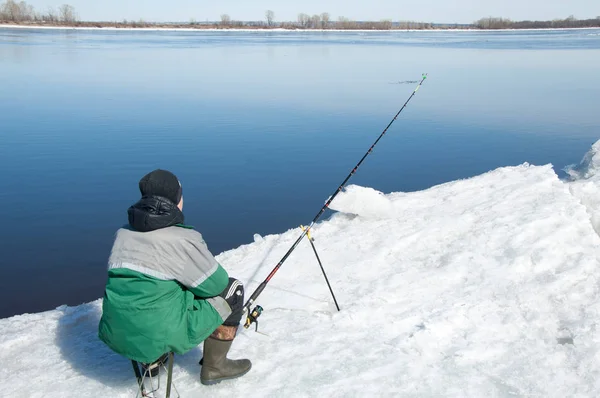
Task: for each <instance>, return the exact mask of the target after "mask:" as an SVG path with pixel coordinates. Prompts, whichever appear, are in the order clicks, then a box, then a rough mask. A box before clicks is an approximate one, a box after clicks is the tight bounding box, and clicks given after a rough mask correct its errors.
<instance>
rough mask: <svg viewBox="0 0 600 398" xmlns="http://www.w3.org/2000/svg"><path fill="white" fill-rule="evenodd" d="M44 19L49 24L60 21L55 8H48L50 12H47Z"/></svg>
mask: <svg viewBox="0 0 600 398" xmlns="http://www.w3.org/2000/svg"><path fill="white" fill-rule="evenodd" d="M42 19H43V20H45V21H48V22H56V21H58V17H57V16H56V11H54V8H52V7H48V11H46V15H43V16H42Z"/></svg>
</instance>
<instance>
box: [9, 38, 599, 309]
mask: <svg viewBox="0 0 600 398" xmlns="http://www.w3.org/2000/svg"><path fill="white" fill-rule="evenodd" d="M599 64H600V30H598V29H588V30H556V31H510V32H508V31H507V32H459V31H456V32H442V31H434V32H397V31H395V32H285V31H271V32H258V31H256V32H244V31H126V30H123V31H116V30H73V29H62V30H61V29H59V30H47V29H8V28H0V87H1V89H0V140H1V141H0V170H1V173H2V175H1V177H0V182H1V184H0V201H1V206H0V216H1V219H2V226H1V227H0V254H1V255H0V272H2V275H3V277H2V278H0V317H7V316H12V315H15V314H20V313H23V312H37V311H43V310H48V309H52V308H55V307H57V306H59V305H61V304H69V305H76V304H79V303H82V302H86V301H91V300H95V299H97V298H99V297H101V296H102V294H103V287H104V283H105V281H106V263H107V259H108V255H109V252H110V247H111V244H112V239H113V236H114V232H115V231H116V229H117V228H118V227H120V226H121V225H122V224H124V223H126V222H127V214H126V211H127V208H128V207H129V206H130V205H131V204H132V203H134V202H135V201H136V200H137V199H138V198H139V191H138V185H137V184H138V181H139V179H140V178H141V177H142V176H143V175H144V174H145V173H147V172H149V171H151V170H153V169H156V168H165V169H168V170H171V171H173V172H174V173H175V174H176V175H177V176H178V177H179V178H180V180H181V182H182V184H183V191H184V198H185V208H184V214H185V216H186V222H187V223H189V224H191V225H194V226H195V227H196V228H197V229H198V230H199V231H200V232H202V234H203V235H204V237H205V239H206V241H207V243H208V245H209V248H210V249H211V250H212V251H213V253H214V254H215V255H217V254H218V253H220V252H222V251H225V250H229V249H232V248H235V247H237V246H239V245H241V244H246V243H250V242H252V241H253V235H254V234H255V233H258V234H261V235H267V234H276V233H281V232H283V231H286V230H287V229H290V228H294V227H297V226H298V225H300V224H307V223H309V222H310V221H311V220H312V219H313V217H314V216H315V215H316V214H317V212H318V211H319V209H320V208H321V206H322V205H323V203H324V202H325V201H326V200H327V198H328V197H329V196H330V195H331V194H332V193H333V191H334V190H335V189H336V188H337V187H338V185H339V184H340V183H341V182H342V181H343V179H344V178H345V177H346V175H347V174H348V173H349V172H350V170H351V169H352V168H353V167H354V165H355V164H356V163H357V162H358V160H359V159H360V158H361V157H362V156H363V154H364V153H365V151H366V150H367V149H368V148H369V146H370V145H371V144H372V143H373V141H374V140H375V139H376V138H377V137H378V135H379V134H380V133H381V132H382V130H383V129H384V128H385V127H386V126H387V125H388V123H389V122H390V121H391V119H392V117H393V116H394V115H395V114H396V112H397V111H398V110H399V109H400V107H401V106H402V104H403V103H404V102H405V101H406V100H407V98H408V97H409V96H410V95H411V93H412V92H413V90H414V89H415V88H416V82H417V81H418V80H420V78H421V76H422V73H428V78H427V80H426V81H425V82H424V83H423V86H422V87H421V88H420V90H419V91H418V92H417V94H416V95H415V96H414V98H413V99H412V100H411V102H410V103H409V105H408V106H407V107H406V109H405V110H404V111H403V112H402V113H401V114H400V116H399V117H398V119H397V120H396V121H395V122H394V123H393V124H392V126H391V127H390V129H389V130H388V133H387V134H386V135H385V136H384V138H383V139H382V140H381V141H380V143H379V144H378V146H377V147H376V148H375V150H374V151H373V153H372V154H371V155H370V156H369V157H368V158H367V159H366V160H365V162H364V164H363V165H362V166H361V168H360V169H359V171H358V172H357V174H356V175H355V176H354V177H352V179H351V180H350V182H349V183H351V184H359V185H364V186H370V187H373V188H375V189H378V190H381V191H384V192H397V191H415V190H421V189H426V188H429V187H431V186H433V185H436V184H440V183H444V182H447V181H452V180H456V179H460V178H468V177H470V176H474V175H477V174H480V173H484V172H487V171H489V170H492V169H494V168H497V167H502V166H509V165H517V164H520V163H523V162H529V163H532V164H548V163H551V164H553V165H554V168H555V170H556V172H557V173H558V174H559V176H561V177H563V176H564V175H565V173H564V171H563V169H564V168H565V167H566V166H568V165H570V164H574V163H578V162H579V161H580V160H581V158H582V157H583V155H584V154H585V152H586V151H587V150H588V149H589V147H590V146H591V145H592V144H593V143H594V142H595V141H596V140H597V139H598V138H599V137H600V116H599V112H598V108H599V100H598V99H599V98H600V73H598V65H599ZM224 265H225V267H227V264H224ZM273 266H275V264H273Z"/></svg>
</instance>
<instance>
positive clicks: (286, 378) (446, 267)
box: [0, 141, 600, 398]
mask: <svg viewBox="0 0 600 398" xmlns="http://www.w3.org/2000/svg"><path fill="white" fill-rule="evenodd" d="M599 151H600V141H598V142H596V143H595V144H594V146H593V148H592V150H591V151H590V152H589V156H587V157H586V158H585V159H586V161H585V162H582V164H581V165H580V167H579V168H577V169H575V170H573V173H572V175H573V176H574V177H576V179H575V181H570V182H567V181H564V180H560V179H559V178H558V177H557V175H556V174H555V172H554V171H553V169H552V167H551V165H530V164H527V163H523V164H520V165H517V166H511V167H500V168H497V169H495V170H490V171H489V172H486V173H484V174H481V175H477V176H474V177H472V178H468V179H464V180H457V181H451V182H449V183H446V184H442V185H438V186H434V187H432V188H429V189H427V190H423V191H418V192H410V193H403V192H395V193H387V194H386V193H383V192H379V191H376V190H374V189H372V188H369V187H361V186H357V185H349V186H347V189H346V190H344V191H343V192H342V193H340V194H339V195H338V196H337V197H336V198H335V199H334V201H333V202H332V204H331V208H332V209H333V210H334V211H335V212H336V213H335V215H334V217H332V218H331V219H328V220H322V221H321V222H319V223H317V224H316V225H315V227H314V228H313V230H312V236H313V238H314V239H315V241H314V244H315V247H316V249H317V251H318V254H319V258H320V259H321V262H322V264H323V269H324V270H325V272H326V273H327V277H328V280H329V282H330V283H331V287H332V291H333V294H334V295H335V297H336V300H337V302H338V304H339V306H340V311H338V310H337V309H336V307H335V305H334V301H333V297H332V296H331V294H330V292H329V290H328V288H327V284H326V281H325V279H324V277H323V275H322V273H321V269H320V267H319V265H318V263H317V261H316V257H315V255H314V253H313V251H312V248H311V246H310V244H309V243H308V242H307V241H306V240H304V241H302V242H300V244H299V245H298V246H297V247H296V250H295V251H294V252H293V253H292V254H291V255H290V256H289V257H288V259H287V261H286V262H285V263H283V265H282V266H281V268H280V269H279V270H278V272H277V273H276V274H275V276H274V277H273V278H272V279H271V281H270V282H269V284H268V285H267V286H266V289H265V290H263V292H262V294H261V295H260V296H259V297H258V298H257V301H256V302H255V304H258V305H261V306H262V307H263V312H262V314H261V315H260V318H259V322H258V333H256V332H255V330H254V328H251V329H245V328H243V327H241V328H240V330H239V333H238V335H237V337H236V339H235V340H234V342H233V345H232V349H231V351H230V353H229V355H228V356H229V357H230V358H244V357H245V358H249V359H250V360H251V361H252V363H253V365H252V369H251V370H250V372H249V373H248V374H246V375H245V376H243V377H242V378H239V379H235V380H228V381H224V382H222V383H220V384H217V385H215V386H203V385H201V384H200V382H199V373H200V366H199V364H198V361H199V359H200V357H201V356H202V347H198V348H194V349H192V350H191V351H189V352H187V353H185V354H183V355H176V356H175V363H174V366H173V378H174V381H175V386H176V388H177V389H178V391H179V393H180V394H181V396H182V397H201V396H202V397H203V396H209V395H210V396H211V397H232V396H252V397H332V398H336V397H340V398H341V397H367V396H376V397H419V398H421V397H440V396H443V397H460V398H463V397H467V398H469V397H473V398H480V397H516V396H522V397H552V398H553V397H557V398H558V397H561V398H562V397H567V396H568V397H598V396H600V383H598V374H599V373H600V360H599V359H600V353H599V352H598V343H599V336H598V331H597V329H598V315H599V314H600V291H599V289H598V283H599V281H600V269H599V268H598V261H600V237H599V236H598V234H597V232H596V231H598V225H599V220H598V215H599V214H600V211H599V210H598V209H599V206H598V203H599V202H600V173H598V170H599V169H598V167H599V166H600V155H599V154H598V152H599ZM594 227H595V229H594ZM300 234H301V230H300V227H295V228H292V229H289V230H288V231H282V233H281V234H273V235H267V236H260V235H254V241H253V242H252V243H249V244H246V245H242V246H240V247H238V248H235V249H233V250H229V251H226V252H223V253H221V254H219V255H218V256H217V260H218V261H219V262H220V263H221V264H223V265H224V267H225V268H226V269H227V270H228V272H229V274H230V275H232V276H235V277H236V278H238V279H240V280H241V281H242V282H243V283H244V284H245V286H246V291H247V295H246V298H247V297H248V296H249V295H250V294H251V292H253V291H254V290H255V289H256V288H257V287H258V285H259V283H260V282H262V281H263V280H264V278H265V277H266V276H267V275H268V273H269V272H270V271H271V269H272V268H273V267H274V266H275V264H276V263H277V262H278V260H279V259H280V258H281V257H282V256H283V254H284V253H285V252H286V251H287V250H288V249H289V248H290V247H291V245H292V244H293V242H294V241H295V240H296V239H297V238H298V237H299V236H300ZM100 314H101V299H100V298H98V299H97V300H95V301H93V302H91V303H86V304H82V305H80V306H75V307H67V306H61V307H59V308H57V309H54V310H51V311H46V312H43V313H37V314H25V315H20V316H15V317H11V318H5V319H0V362H1V363H2V369H1V370H0V385H1V386H2V394H5V396H7V397H11V398H19V397H28V398H38V397H39V398H42V397H43V398H69V397H77V398H79V397H87V396H103V397H104V396H106V397H114V398H121V397H122V398H129V397H133V396H135V388H136V382H135V378H134V375H133V370H132V367H131V363H130V362H129V361H128V360H127V359H126V358H124V357H121V356H119V355H117V354H115V353H113V352H112V351H110V349H109V348H108V347H107V346H106V345H104V344H103V343H102V342H101V341H100V340H99V339H98V334H97V328H98V320H99V317H100ZM161 374H162V383H164V382H165V371H164V370H163V371H162V373H161ZM164 388H165V387H164V384H162V391H163V392H164ZM161 396H164V395H161Z"/></svg>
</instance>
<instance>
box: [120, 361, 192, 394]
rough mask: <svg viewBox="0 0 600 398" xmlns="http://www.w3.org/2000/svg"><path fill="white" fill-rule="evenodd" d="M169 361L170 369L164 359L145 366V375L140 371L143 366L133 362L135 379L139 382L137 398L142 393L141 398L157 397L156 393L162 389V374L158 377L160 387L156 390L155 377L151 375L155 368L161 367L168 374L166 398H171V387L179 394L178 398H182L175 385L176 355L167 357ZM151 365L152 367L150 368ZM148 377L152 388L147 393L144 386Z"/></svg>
mask: <svg viewBox="0 0 600 398" xmlns="http://www.w3.org/2000/svg"><path fill="white" fill-rule="evenodd" d="M167 359H168V361H169V366H168V369H167V367H166V366H165V362H164V359H163V360H161V361H157V362H153V363H152V364H143V365H144V366H145V369H146V370H145V371H144V374H143V375H142V373H141V371H140V366H141V365H142V364H140V363H139V362H137V361H134V360H132V361H131V364H132V365H133V371H134V373H135V377H136V379H137V382H138V392H137V394H136V398H137V397H138V396H139V394H140V392H141V397H154V396H156V392H157V391H158V390H159V389H160V374H159V375H158V376H157V377H156V378H157V379H158V380H157V382H158V386H157V387H156V388H155V387H154V381H153V377H152V374H151V372H152V369H153V368H155V367H159V368H160V367H162V368H163V369H164V370H165V371H166V372H167V394H166V396H165V398H171V387H173V389H174V390H175V392H176V393H177V398H179V397H180V395H179V391H177V387H175V383H173V363H174V362H175V354H174V353H172V352H170V353H169V354H168V356H167ZM149 365H152V366H149ZM142 368H143V367H142ZM146 376H148V377H149V378H150V388H151V390H150V391H146V386H145V385H144V380H145V379H146Z"/></svg>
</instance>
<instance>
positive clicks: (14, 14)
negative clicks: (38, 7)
mask: <svg viewBox="0 0 600 398" xmlns="http://www.w3.org/2000/svg"><path fill="white" fill-rule="evenodd" d="M34 18H35V12H34V10H33V7H32V6H30V5H28V4H27V3H26V2H24V1H21V2H20V3H17V2H15V1H14V0H6V2H5V3H4V4H2V6H1V7H0V19H3V20H7V21H13V22H21V21H31V20H32V19H34Z"/></svg>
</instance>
